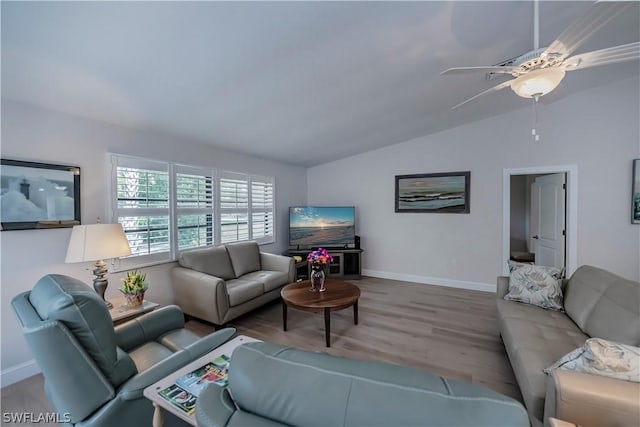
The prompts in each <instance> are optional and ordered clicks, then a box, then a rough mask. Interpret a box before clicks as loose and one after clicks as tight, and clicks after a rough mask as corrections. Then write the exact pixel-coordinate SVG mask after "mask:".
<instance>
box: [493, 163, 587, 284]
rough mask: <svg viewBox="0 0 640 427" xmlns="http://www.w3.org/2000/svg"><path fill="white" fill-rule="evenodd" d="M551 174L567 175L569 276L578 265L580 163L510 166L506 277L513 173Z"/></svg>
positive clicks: (505, 186) (505, 199)
mask: <svg viewBox="0 0 640 427" xmlns="http://www.w3.org/2000/svg"><path fill="white" fill-rule="evenodd" d="M548 173H566V174H567V206H566V216H567V224H566V230H567V233H566V234H567V235H566V252H565V257H566V262H567V265H566V276H567V277H569V276H571V274H573V272H574V271H575V270H576V269H577V268H578V166H577V165H559V166H534V167H528V168H508V169H503V171H502V274H503V275H505V276H508V275H509V267H508V265H507V260H508V259H509V247H510V245H511V243H510V236H511V176H512V175H537V174H548Z"/></svg>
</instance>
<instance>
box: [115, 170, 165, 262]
mask: <svg viewBox="0 0 640 427" xmlns="http://www.w3.org/2000/svg"><path fill="white" fill-rule="evenodd" d="M167 166H168V165H166V164H163V163H156V162H149V161H132V159H127V158H118V159H117V162H116V163H115V164H114V168H115V171H114V172H115V173H114V175H115V189H116V208H115V212H114V216H115V217H116V218H115V219H116V221H117V222H119V223H120V224H122V227H123V228H124V232H125V235H126V236H127V239H128V240H129V246H130V247H131V254H132V256H140V257H145V258H147V259H148V260H149V261H159V260H167V259H170V251H171V247H170V228H169V172H168V167H167Z"/></svg>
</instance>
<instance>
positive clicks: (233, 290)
mask: <svg viewBox="0 0 640 427" xmlns="http://www.w3.org/2000/svg"><path fill="white" fill-rule="evenodd" d="M226 284H227V294H228V295H229V305H230V306H231V307H233V306H236V305H239V304H242V303H243V302H247V301H249V300H252V299H254V298H257V297H259V296H260V295H262V294H263V293H264V287H263V285H262V283H260V282H257V281H255V280H245V279H231V280H227V282H226Z"/></svg>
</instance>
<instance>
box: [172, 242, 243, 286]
mask: <svg viewBox="0 0 640 427" xmlns="http://www.w3.org/2000/svg"><path fill="white" fill-rule="evenodd" d="M178 263H179V264H180V265H181V266H182V267H186V268H190V269H192V270H196V271H199V272H201V273H206V274H210V275H212V276H216V277H219V278H221V279H222V280H229V279H235V277H236V273H235V272H234V271H233V266H232V265H231V259H230V258H229V254H228V253H227V249H226V248H225V247H224V246H212V247H208V248H203V249H193V250H189V251H184V252H182V254H180V258H179V259H178Z"/></svg>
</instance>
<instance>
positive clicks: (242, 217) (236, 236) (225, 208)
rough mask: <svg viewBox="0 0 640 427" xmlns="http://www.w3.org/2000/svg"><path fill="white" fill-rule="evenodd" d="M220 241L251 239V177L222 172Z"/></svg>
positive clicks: (220, 178)
mask: <svg viewBox="0 0 640 427" xmlns="http://www.w3.org/2000/svg"><path fill="white" fill-rule="evenodd" d="M219 185H220V243H229V242H236V241H240V240H249V177H248V176H247V175H244V174H238V173H233V172H220V177H219Z"/></svg>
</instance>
